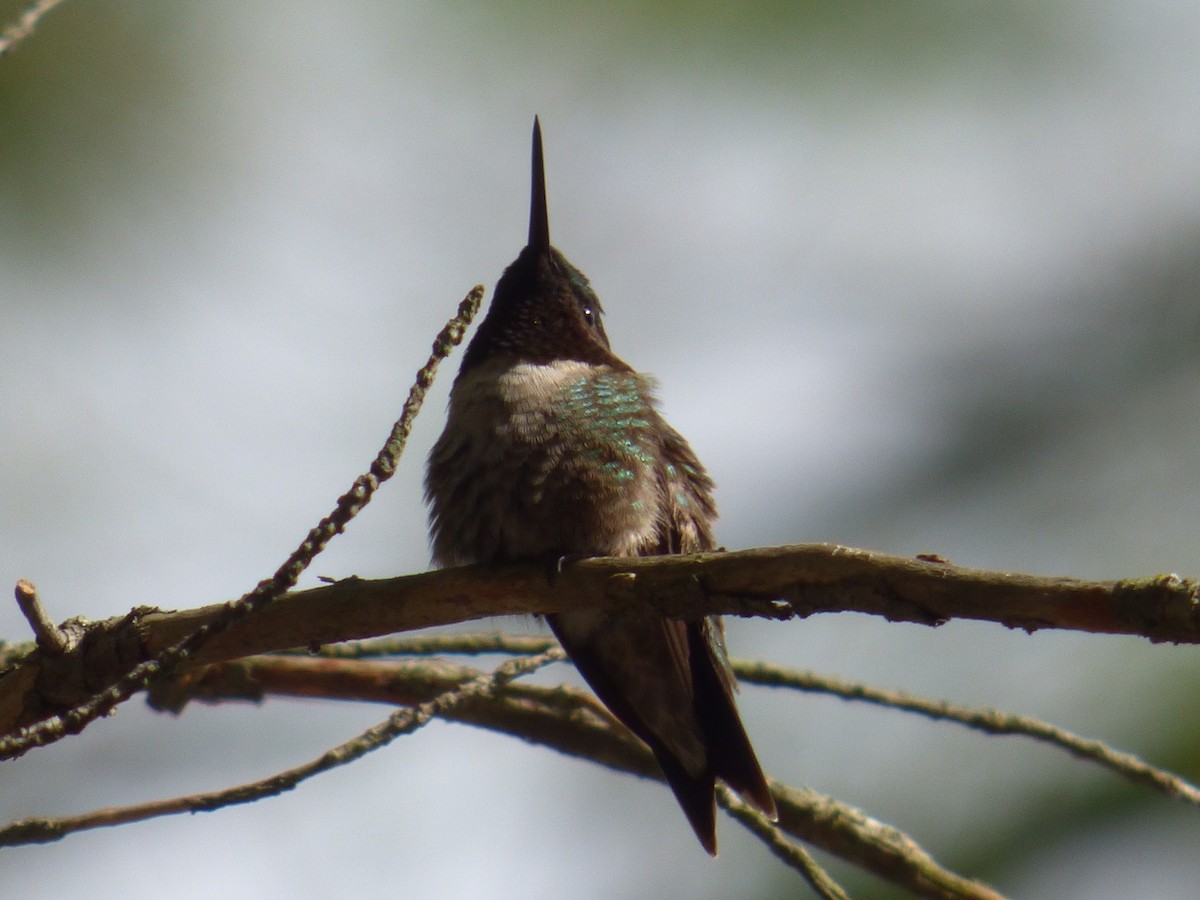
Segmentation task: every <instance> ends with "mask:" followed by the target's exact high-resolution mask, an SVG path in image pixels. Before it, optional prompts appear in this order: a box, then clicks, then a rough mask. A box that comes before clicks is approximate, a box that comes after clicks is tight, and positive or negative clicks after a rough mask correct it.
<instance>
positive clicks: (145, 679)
mask: <svg viewBox="0 0 1200 900" xmlns="http://www.w3.org/2000/svg"><path fill="white" fill-rule="evenodd" d="M483 290H484V289H483V286H482V285H476V286H475V287H474V288H473V289H472V290H471V292H470V293H469V294H467V296H466V297H465V298H464V299H463V300H462V302H461V303H459V306H458V312H457V313H456V314H455V316H454V318H452V319H451V320H450V321H449V322H447V323H446V326H445V327H444V328H443V329H442V330H441V332H440V333H439V334H438V336H437V338H436V339H435V340H434V342H433V352H432V354H431V355H430V357H429V360H428V361H427V362H426V363H425V365H424V366H422V367H421V369H420V370H419V371H418V372H417V377H416V382H415V383H414V384H413V386H412V388H411V390H410V391H409V394H408V399H407V400H405V402H404V408H403V410H402V411H401V414H400V418H399V419H398V420H397V421H396V423H395V425H393V426H392V431H391V434H390V435H389V436H388V439H387V441H386V442H385V443H384V445H383V448H382V449H381V450H380V451H379V454H378V455H377V456H376V458H375V460H374V462H372V463H371V467H370V470H369V471H368V472H367V473H366V474H363V475H360V476H359V477H358V478H357V479H355V481H354V484H353V486H351V488H350V490H349V491H347V492H346V493H345V494H343V495H342V496H341V497H339V498H338V501H337V506H336V507H335V509H334V510H333V512H332V513H330V514H329V515H328V516H326V517H325V518H324V519H322V520H321V521H320V523H319V524H318V525H317V526H316V527H315V528H313V529H312V530H311V531H309V533H308V535H307V536H306V537H305V539H304V540H303V541H302V542H301V544H300V546H299V547H297V548H296V550H295V551H293V552H292V554H291V556H289V557H288V558H287V560H286V561H285V562H284V563H283V565H281V566H280V567H279V569H278V570H276V572H275V574H274V575H273V576H272V577H271V578H268V579H265V580H263V581H260V582H259V583H258V585H257V586H256V587H255V588H254V589H253V590H252V591H250V592H249V593H248V594H245V595H244V596H243V597H242V598H241V599H239V600H236V601H234V602H232V603H227V604H225V605H224V606H223V607H222V609H221V611H220V612H219V613H218V614H217V616H216V617H215V618H213V619H211V620H210V621H209V622H207V623H206V624H204V625H201V626H200V627H199V628H196V629H195V630H194V631H191V633H189V634H188V635H187V636H186V637H184V638H183V639H182V640H180V641H178V642H177V643H174V644H172V645H171V646H169V647H167V648H166V649H165V650H163V651H161V652H160V653H158V654H157V655H156V656H155V657H154V658H153V659H150V660H147V661H145V662H143V663H140V664H138V665H137V666H135V667H134V668H133V669H131V670H130V671H129V672H128V673H127V674H125V675H124V676H122V677H121V678H120V679H119V680H117V681H116V682H115V683H114V684H112V685H111V686H109V687H108V688H106V689H105V690H103V691H101V692H99V693H97V694H95V695H94V696H93V697H92V698H91V699H89V700H88V701H86V702H84V703H82V704H79V705H78V706H75V707H74V708H72V709H70V710H68V711H67V712H65V713H63V714H62V715H61V716H54V717H51V718H49V719H45V720H43V721H41V722H38V723H37V724H36V725H32V726H29V727H27V728H24V729H21V730H20V731H18V732H17V733H16V734H13V735H9V736H7V737H4V738H0V758H10V757H16V756H20V755H22V754H23V753H25V752H27V751H28V750H30V749H32V748H33V747H37V746H43V745H45V744H50V743H53V742H54V741H57V740H60V739H61V738H63V737H65V736H67V735H68V734H77V733H78V732H80V731H82V730H83V729H84V728H85V727H86V726H87V725H88V724H89V723H90V722H92V721H94V720H95V719H97V718H99V717H101V716H104V715H106V714H107V713H108V712H109V711H110V710H112V709H113V708H114V707H115V706H116V705H117V704H118V703H121V702H123V701H125V700H127V699H128V698H129V697H131V696H132V695H133V694H135V693H136V692H137V691H139V690H141V689H142V688H144V687H145V686H146V685H147V684H148V683H149V682H150V681H152V680H153V679H155V678H161V677H164V676H165V675H167V674H169V673H170V672H172V671H173V670H174V669H175V668H176V667H178V666H179V665H180V663H182V662H183V661H184V660H186V659H187V658H188V657H190V656H192V655H193V654H194V653H195V652H196V651H197V650H198V649H200V647H202V646H203V645H204V643H205V642H206V641H208V640H209V639H210V638H212V637H213V636H215V635H217V634H220V633H222V632H224V631H227V630H228V629H229V628H230V626H232V625H233V624H234V623H235V622H237V621H239V620H241V619H244V618H246V617H247V616H249V615H250V614H251V613H253V612H256V611H258V610H260V609H263V608H265V607H267V606H268V605H269V604H271V603H272V602H274V601H275V600H276V599H278V598H279V597H280V596H282V595H283V594H284V593H286V592H287V591H288V590H290V589H291V588H292V587H294V586H295V584H296V581H297V579H299V577H300V575H301V573H303V571H304V570H305V569H306V568H307V567H308V565H309V564H310V563H311V562H312V560H313V558H314V557H316V555H317V554H318V553H320V552H321V551H322V550H324V549H325V547H326V545H327V544H328V543H329V542H330V541H331V540H332V539H333V537H334V536H335V535H337V534H340V533H341V532H342V530H343V529H344V528H345V527H346V525H347V524H348V523H349V521H350V520H351V519H353V518H354V516H355V515H357V514H358V512H359V511H360V510H361V509H362V508H363V507H364V506H366V504H367V503H368V502H369V501H370V499H371V497H372V496H373V495H374V493H375V491H376V490H377V489H378V488H379V486H380V485H381V484H382V483H383V482H385V481H386V480H387V479H389V478H391V477H392V474H393V473H394V472H395V471H396V464H397V461H398V460H399V458H400V454H401V453H402V452H403V450H404V445H405V443H406V442H407V440H408V435H409V432H410V431H411V430H412V423H413V420H414V419H415V418H416V415H417V412H418V411H419V410H420V408H421V404H422V403H423V402H424V399H425V394H426V392H427V391H428V390H429V386H430V385H431V384H432V383H433V376H434V373H435V372H436V371H437V368H438V365H439V363H441V361H442V360H443V359H445V358H446V357H447V356H448V355H449V354H450V351H451V350H452V349H453V348H454V347H455V346H457V345H458V344H459V343H460V342H461V341H462V338H463V336H464V335H465V334H466V330H467V327H468V326H469V325H470V322H471V319H472V318H473V317H474V315H475V313H476V312H477V311H478V310H479V304H480V303H481V301H482V300H483Z"/></svg>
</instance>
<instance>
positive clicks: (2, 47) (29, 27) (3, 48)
mask: <svg viewBox="0 0 1200 900" xmlns="http://www.w3.org/2000/svg"><path fill="white" fill-rule="evenodd" d="M60 3H62V0H37V2H36V3H33V4H31V5H30V6H29V7H28V8H27V9H26V10H25V12H23V13H21V18H19V19H17V21H16V22H14V23H13V24H12V25H9V26H8V27H7V28H5V29H4V31H3V33H0V56H7V55H8V54H9V52H10V51H12V50H13V48H15V47H16V46H17V44H19V43H21V41H23V40H25V38H27V37H29V36H30V35H31V34H33V32H34V30H35V29H36V28H37V27H38V25H39V24H41V20H42V17H43V16H44V15H46V13H48V12H50V10H52V9H54V7H56V6H58V4H60Z"/></svg>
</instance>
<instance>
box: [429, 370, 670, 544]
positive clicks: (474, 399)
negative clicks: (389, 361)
mask: <svg viewBox="0 0 1200 900" xmlns="http://www.w3.org/2000/svg"><path fill="white" fill-rule="evenodd" d="M652 402H653V401H652V394H651V384H650V382H649V380H648V379H646V378H645V377H644V376H640V375H637V374H635V373H633V372H628V371H620V370H616V369H612V368H609V367H597V366H590V365H587V364H584V363H580V362H575V361H560V362H554V363H550V364H545V365H534V364H526V363H522V364H517V365H512V364H511V363H510V364H508V365H506V366H503V367H501V368H499V369H497V368H496V367H492V366H489V365H487V364H485V365H483V366H480V367H479V368H478V369H476V370H472V371H471V372H469V373H467V374H466V375H465V376H464V377H463V378H461V379H460V380H459V381H458V382H457V383H456V384H455V387H454V391H453V393H452V395H451V401H450V414H449V419H448V422H447V426H446V430H445V432H444V433H443V435H442V437H441V439H440V440H439V441H438V443H437V445H436V446H435V447H434V450H433V452H432V454H431V455H430V465H429V474H428V480H427V492H428V495H429V498H430V500H431V503H432V519H433V545H434V546H433V549H434V558H435V561H437V562H439V563H441V564H443V565H449V564H459V563H466V562H492V561H501V560H506V559H525V558H536V557H543V556H546V555H550V554H575V553H578V554H586V555H613V556H618V555H633V554H637V553H643V552H647V551H648V550H650V549H651V548H653V547H654V546H655V545H656V544H657V543H658V536H659V534H660V531H661V529H662V527H663V515H664V512H663V509H662V507H663V502H662V496H663V480H662V475H661V464H660V462H659V459H660V455H661V448H660V447H659V446H658V443H657V441H658V439H657V437H656V432H655V429H654V422H655V420H656V417H657V413H656V412H655V411H654V409H653V407H652V406H651V403H652Z"/></svg>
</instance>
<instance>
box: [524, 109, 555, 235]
mask: <svg viewBox="0 0 1200 900" xmlns="http://www.w3.org/2000/svg"><path fill="white" fill-rule="evenodd" d="M529 246H531V247H537V248H538V249H539V250H549V249H550V214H549V213H548V212H547V210H546V166H545V164H544V163H543V161H542V125H541V122H539V121H538V118H537V116H534V117H533V183H532V185H531V188H530V196H529Z"/></svg>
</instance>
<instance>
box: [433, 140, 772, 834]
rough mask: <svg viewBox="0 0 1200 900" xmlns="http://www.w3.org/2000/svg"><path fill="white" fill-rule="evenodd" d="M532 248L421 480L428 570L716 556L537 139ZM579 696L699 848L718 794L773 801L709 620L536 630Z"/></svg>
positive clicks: (476, 350) (575, 621)
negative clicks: (577, 245)
mask: <svg viewBox="0 0 1200 900" xmlns="http://www.w3.org/2000/svg"><path fill="white" fill-rule="evenodd" d="M532 169H533V173H532V174H533V178H532V182H533V183H532V190H531V200H530V215H529V242H528V244H527V245H526V246H525V248H524V249H523V250H522V251H521V253H520V255H519V256H517V258H516V260H515V261H514V262H513V263H512V264H511V265H510V266H509V267H508V268H507V269H506V270H505V272H504V274H503V275H502V276H501V278H500V281H499V282H498V283H497V285H496V289H495V292H494V293H493V296H492V302H491V306H490V307H489V309H488V313H487V316H486V317H485V318H484V320H483V322H482V323H481V324H480V326H479V329H478V331H477V332H476V334H475V336H474V337H473V338H472V340H471V342H470V344H469V345H468V346H467V351H466V354H465V355H464V357H463V361H462V366H461V368H460V370H459V373H458V376H457V378H456V379H455V381H454V386H453V388H452V389H451V392H450V403H449V412H448V415H447V421H446V427H445V430H444V431H443V432H442V434H441V437H440V438H439V439H438V441H437V443H436V444H435V445H434V447H433V450H432V451H431V452H430V454H429V462H428V467H427V471H426V476H425V495H426V501H427V502H428V504H429V506H430V513H429V518H430V535H431V545H432V549H433V560H434V562H435V563H436V564H437V565H440V566H456V565H467V564H471V563H488V564H497V563H508V562H518V561H527V562H530V561H541V562H553V561H556V560H562V559H567V558H579V557H588V556H646V555H655V554H666V553H693V552H697V551H701V550H712V549H714V548H715V546H716V543H715V540H714V538H713V531H712V524H713V520H714V519H715V518H716V515H717V511H716V505H715V503H714V501H713V496H712V493H713V487H714V485H713V481H712V479H711V478H710V477H709V476H708V474H707V473H706V471H705V469H704V466H703V465H701V463H700V461H699V460H698V459H697V458H696V455H695V453H693V452H692V449H691V447H689V446H688V443H687V441H685V440H684V439H683V437H682V436H681V435H680V434H679V432H677V431H676V430H675V429H674V428H672V427H671V426H670V425H668V424H667V423H666V421H665V420H664V419H663V417H662V415H661V414H660V413H659V411H658V403H657V399H656V397H655V381H654V379H652V378H651V377H649V376H646V375H642V374H639V373H638V372H636V371H635V370H634V369H633V368H632V367H631V366H630V365H629V364H628V363H626V362H624V361H623V360H621V359H620V358H618V357H617V356H616V355H615V354H614V353H613V352H612V350H611V349H610V347H609V342H608V336H607V335H606V334H605V332H604V325H603V323H602V322H601V314H602V313H603V309H602V307H601V305H600V300H599V298H598V297H597V296H596V294H595V292H594V291H593V290H592V287H591V285H590V284H589V282H588V279H587V278H586V277H585V276H584V274H583V273H582V272H580V271H579V270H578V269H577V268H575V266H573V265H571V263H569V262H567V259H566V257H564V256H563V255H562V253H560V252H559V251H558V250H557V249H556V248H555V247H553V246H551V244H550V225H549V216H548V213H547V205H546V176H545V166H544V163H543V157H542V131H541V124H540V122H539V121H538V119H537V118H536V117H535V119H534V123H533V166H532ZM546 621H547V623H548V624H549V626H550V628H551V630H552V631H553V632H554V634H555V636H556V637H557V638H558V640H559V642H560V643H561V644H562V646H563V649H564V650H565V651H566V653H567V655H568V656H569V657H570V658H571V661H572V662H573V663H574V664H575V667H576V669H578V671H579V672H580V674H581V675H582V676H583V678H584V680H585V681H586V682H587V683H588V684H589V685H590V686H591V688H592V690H593V691H595V693H596V695H597V696H598V697H599V698H600V700H601V701H602V702H603V703H604V704H605V706H607V707H608V709H609V711H611V712H612V714H613V715H614V716H615V717H616V718H617V719H618V720H619V721H620V722H621V723H623V724H624V725H625V726H626V727H627V728H628V729H629V730H630V731H632V732H633V733H634V734H635V735H637V736H638V737H639V738H641V740H642V741H644V742H645V743H646V744H647V745H648V746H649V748H650V750H651V751H652V752H653V754H654V757H655V759H656V760H657V762H658V765H659V767H660V768H661V770H662V773H663V775H664V776H665V778H666V781H667V784H668V785H669V786H670V788H671V790H672V791H673V792H674V794H675V798H676V799H677V800H678V802H679V805H680V806H681V807H682V809H683V812H684V814H685V815H686V816H687V819H688V822H689V823H690V824H691V826H692V829H693V830H694V831H695V833H696V836H697V837H698V838H699V839H700V843H701V844H702V845H703V847H704V849H705V850H707V851H708V853H710V854H711V855H714V856H715V855H716V852H717V837H716V802H715V796H714V790H715V784H716V780H717V779H721V780H722V781H724V782H725V783H726V784H728V785H729V786H730V787H731V788H733V789H734V790H736V791H737V792H738V793H740V794H741V795H742V796H743V797H744V798H745V799H746V800H747V801H748V802H749V803H750V804H752V805H753V806H754V807H756V808H757V809H759V810H760V811H762V812H763V813H764V814H766V815H767V816H770V817H771V818H774V817H775V802H774V800H773V799H772V797H771V791H770V788H768V787H767V782H766V779H765V778H764V777H763V773H762V769H761V767H760V766H759V763H758V759H757V758H756V757H755V755H754V750H753V748H752V747H751V745H750V740H749V738H748V737H747V736H746V731H745V728H744V727H743V726H742V722H741V719H740V717H739V716H738V712H737V707H736V705H735V703H734V693H735V691H736V681H735V678H734V675H733V672H732V670H731V669H730V666H729V662H728V660H727V658H726V655H725V641H724V632H723V628H722V625H721V621H720V619H719V618H717V617H712V616H710V617H701V618H697V619H695V620H684V619H670V618H664V617H662V616H660V615H655V614H654V613H653V612H650V611H647V612H645V613H643V614H638V613H636V612H635V613H632V614H631V613H627V612H622V614H621V615H610V614H607V613H604V612H601V611H598V610H586V609H584V610H574V611H572V610H568V611H564V612H559V613H555V614H553V615H548V616H546Z"/></svg>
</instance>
